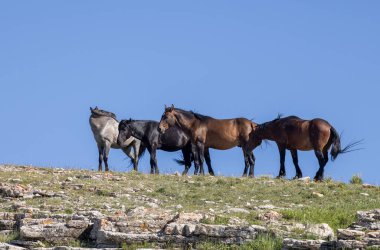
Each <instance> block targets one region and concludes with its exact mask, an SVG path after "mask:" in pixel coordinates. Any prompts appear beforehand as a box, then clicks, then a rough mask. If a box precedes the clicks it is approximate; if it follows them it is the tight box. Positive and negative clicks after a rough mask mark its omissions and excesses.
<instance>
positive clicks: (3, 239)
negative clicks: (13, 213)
mask: <svg viewBox="0 0 380 250" xmlns="http://www.w3.org/2000/svg"><path fill="white" fill-rule="evenodd" d="M19 237H20V235H19V233H18V232H12V233H10V234H8V235H0V242H5V243H9V242H11V241H12V240H17V239H18V238H19Z"/></svg>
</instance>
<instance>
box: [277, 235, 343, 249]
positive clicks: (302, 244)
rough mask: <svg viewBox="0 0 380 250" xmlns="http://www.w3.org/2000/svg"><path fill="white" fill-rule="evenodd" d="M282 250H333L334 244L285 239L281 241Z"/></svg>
mask: <svg viewBox="0 0 380 250" xmlns="http://www.w3.org/2000/svg"><path fill="white" fill-rule="evenodd" d="M282 243H283V249H300V250H301V249H311V250H316V249H335V248H336V247H335V242H328V241H325V240H296V239H291V238H285V239H284V240H283V242H282Z"/></svg>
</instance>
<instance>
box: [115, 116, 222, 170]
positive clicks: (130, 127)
mask: <svg viewBox="0 0 380 250" xmlns="http://www.w3.org/2000/svg"><path fill="white" fill-rule="evenodd" d="M131 136H133V137H135V138H138V139H139V140H141V142H142V143H143V144H144V145H145V146H146V147H147V149H148V151H149V153H150V167H151V171H150V173H151V174H154V173H156V174H158V173H159V170H158V166H157V157H156V150H157V149H160V150H163V151H168V152H174V151H178V150H182V153H183V159H184V161H183V164H184V165H185V170H184V172H183V173H182V174H183V175H185V174H187V172H188V170H189V168H190V167H191V158H194V159H195V157H194V155H193V156H192V147H191V141H190V138H189V137H188V136H187V135H186V134H185V133H184V132H183V131H182V130H181V129H180V128H179V127H176V126H174V127H172V128H170V129H168V130H167V131H166V133H163V134H160V133H159V131H158V122H156V121H141V120H140V121H138V120H131V119H130V120H122V121H121V122H120V124H119V136H118V139H117V140H118V142H119V144H120V145H123V142H125V141H127V140H128V138H130V137H131ZM205 158H206V159H207V165H208V170H209V173H210V174H211V175H214V171H213V169H212V167H211V160H210V154H209V151H208V150H206V151H205ZM177 162H178V163H180V164H182V161H180V160H178V161H177Z"/></svg>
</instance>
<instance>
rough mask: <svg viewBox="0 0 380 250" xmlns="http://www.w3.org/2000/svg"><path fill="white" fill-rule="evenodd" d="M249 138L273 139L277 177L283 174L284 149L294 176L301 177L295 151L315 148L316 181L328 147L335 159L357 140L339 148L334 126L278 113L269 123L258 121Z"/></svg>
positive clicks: (325, 162)
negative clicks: (316, 159) (277, 169)
mask: <svg viewBox="0 0 380 250" xmlns="http://www.w3.org/2000/svg"><path fill="white" fill-rule="evenodd" d="M252 140H256V141H258V140H271V141H275V142H276V143H277V146H278V150H279V152H280V172H279V175H278V177H279V178H281V177H284V176H285V151H286V149H288V150H290V152H291V154H292V158H293V164H294V166H295V168H296V172H297V173H296V176H295V177H294V178H301V177H302V171H301V169H300V167H299V165H298V155H297V150H302V151H309V150H314V152H315V155H316V157H317V158H318V162H319V170H318V171H317V173H316V174H315V177H314V180H315V181H322V180H323V172H324V167H325V166H326V164H327V162H328V150H329V149H330V147H331V146H332V149H331V159H332V160H335V159H336V157H337V156H338V154H341V153H347V152H350V151H352V150H351V149H352V147H354V146H356V145H358V143H360V142H354V143H351V144H350V145H348V146H346V147H345V148H344V149H341V145H340V136H339V134H338V133H337V131H336V130H335V128H334V127H333V126H331V125H330V124H329V123H328V122H327V121H325V120H323V119H319V118H316V119H313V120H302V119H300V118H298V117H297V116H288V117H284V118H281V116H280V115H279V116H278V117H277V118H276V119H274V120H273V121H270V122H265V123H263V124H259V125H258V126H257V128H256V130H255V132H254V134H253V137H252Z"/></svg>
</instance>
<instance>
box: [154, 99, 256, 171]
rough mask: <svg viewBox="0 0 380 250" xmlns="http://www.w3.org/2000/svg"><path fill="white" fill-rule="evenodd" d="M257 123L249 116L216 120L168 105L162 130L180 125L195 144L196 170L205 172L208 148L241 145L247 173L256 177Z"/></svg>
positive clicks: (228, 147) (163, 117)
mask: <svg viewBox="0 0 380 250" xmlns="http://www.w3.org/2000/svg"><path fill="white" fill-rule="evenodd" d="M256 125H257V124H256V123H254V122H252V121H250V120H248V119H246V118H235V119H223V120H219V119H215V118H212V117H209V116H204V115H201V114H198V113H195V112H192V111H185V110H182V109H178V108H174V105H172V106H171V107H169V108H168V107H166V105H165V111H164V114H163V115H162V117H161V120H160V124H159V129H160V132H161V133H165V131H167V130H168V129H170V128H172V127H174V126H178V127H180V128H181V129H182V130H183V131H184V132H185V133H186V135H187V136H188V137H189V138H190V139H191V142H192V143H193V145H194V146H195V149H194V152H195V154H197V155H198V156H197V157H195V166H196V171H197V169H200V173H201V174H202V175H204V170H203V161H204V156H203V155H204V150H205V148H215V149H219V150H226V149H230V148H233V147H236V146H239V147H241V148H242V150H243V155H244V162H245V168H244V172H243V176H245V175H247V174H248V168H249V176H250V177H253V176H254V165H255V157H254V155H253V149H254V147H256V146H258V144H257V145H253V144H252V143H250V136H251V133H252V132H253V131H254V129H255V127H256Z"/></svg>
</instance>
